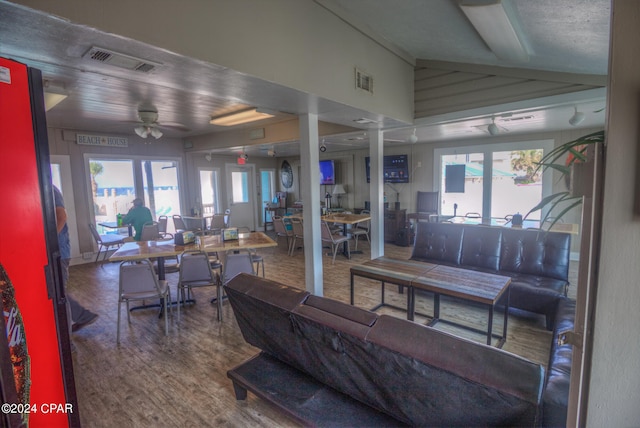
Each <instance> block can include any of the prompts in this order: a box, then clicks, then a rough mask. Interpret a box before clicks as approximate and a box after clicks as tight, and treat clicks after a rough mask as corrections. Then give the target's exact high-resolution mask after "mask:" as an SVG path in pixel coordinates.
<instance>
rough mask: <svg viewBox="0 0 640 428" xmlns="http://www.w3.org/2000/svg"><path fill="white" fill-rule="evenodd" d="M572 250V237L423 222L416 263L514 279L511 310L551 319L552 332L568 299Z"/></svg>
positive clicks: (414, 255) (548, 322)
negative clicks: (558, 308)
mask: <svg viewBox="0 0 640 428" xmlns="http://www.w3.org/2000/svg"><path fill="white" fill-rule="evenodd" d="M570 250H571V235H569V234H567V233H560V232H546V231H540V230H534V229H519V228H507V227H491V226H482V225H462V224H452V223H435V222H433V223H431V222H430V223H428V222H418V223H417V230H416V239H415V243H414V247H413V253H412V255H411V259H412V260H420V261H425V262H431V263H437V264H444V265H450V266H456V267H462V268H466V269H472V270H479V271H483V272H489V273H497V274H500V275H506V276H509V277H511V286H510V298H509V299H510V300H509V306H510V307H512V308H518V309H523V310H525V311H529V312H534V313H538V314H543V315H545V317H546V326H547V329H548V330H551V329H553V325H554V316H555V313H556V306H557V302H558V300H559V299H560V298H562V297H565V296H566V295H567V289H568V286H569V256H570Z"/></svg>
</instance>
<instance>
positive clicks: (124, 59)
mask: <svg viewBox="0 0 640 428" xmlns="http://www.w3.org/2000/svg"><path fill="white" fill-rule="evenodd" d="M82 57H83V58H86V59H90V60H93V61H98V62H102V63H104V64H109V65H113V66H115V67H120V68H124V69H126V70H132V71H140V72H142V73H150V72H151V71H152V70H154V69H155V68H156V67H158V66H160V65H162V64H160V63H157V62H153V61H148V60H144V59H142V58H136V57H133V56H130V55H125V54H122V53H119V52H114V51H112V50H109V49H104V48H99V47H96V46H93V47H91V49H89V50H88V51H87V53H85V54H84V55H83V56H82Z"/></svg>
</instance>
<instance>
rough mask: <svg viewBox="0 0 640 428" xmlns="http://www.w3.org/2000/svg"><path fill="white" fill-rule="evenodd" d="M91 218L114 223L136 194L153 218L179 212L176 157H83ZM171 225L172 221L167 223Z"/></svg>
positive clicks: (111, 231)
mask: <svg viewBox="0 0 640 428" xmlns="http://www.w3.org/2000/svg"><path fill="white" fill-rule="evenodd" d="M85 159H86V162H87V165H88V170H89V183H90V185H89V186H90V189H91V190H90V191H91V197H92V199H93V212H94V220H95V223H96V225H98V230H99V231H100V233H114V229H102V228H100V226H99V223H102V222H115V221H116V220H117V215H118V214H126V213H127V212H128V211H129V209H130V208H131V207H132V205H133V200H134V199H135V198H136V197H139V198H143V199H144V203H145V205H146V206H147V207H148V208H149V209H150V210H151V214H152V216H153V218H154V220H156V219H157V218H158V216H161V215H168V216H171V215H173V214H180V186H179V180H178V177H179V174H178V161H177V160H161V159H142V158H135V157H131V158H125V159H123V158H114V157H107V156H104V157H102V156H95V155H86V156H85ZM169 224H170V225H171V222H169Z"/></svg>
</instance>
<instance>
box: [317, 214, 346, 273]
mask: <svg viewBox="0 0 640 428" xmlns="http://www.w3.org/2000/svg"><path fill="white" fill-rule="evenodd" d="M320 226H321V227H322V242H327V243H329V244H330V245H331V253H332V256H333V258H332V260H331V264H335V262H336V254H337V253H338V247H339V246H340V245H341V244H342V245H344V244H345V243H346V246H347V254H348V257H349V258H351V249H350V248H349V237H348V236H344V235H338V234H336V233H332V232H331V228H330V227H329V223H327V222H326V221H324V220H323V221H322V223H321V225H320Z"/></svg>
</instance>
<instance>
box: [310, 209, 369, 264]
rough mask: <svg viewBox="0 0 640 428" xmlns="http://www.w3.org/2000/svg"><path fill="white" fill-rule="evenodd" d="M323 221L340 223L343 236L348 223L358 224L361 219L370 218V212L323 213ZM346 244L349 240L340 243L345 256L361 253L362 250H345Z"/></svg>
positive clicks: (345, 234)
mask: <svg viewBox="0 0 640 428" xmlns="http://www.w3.org/2000/svg"><path fill="white" fill-rule="evenodd" d="M321 219H322V220H323V221H326V222H327V223H338V224H341V225H342V233H343V234H344V236H348V230H347V226H348V225H354V224H358V223H360V222H361V221H367V220H371V214H345V213H333V214H327V215H323V216H322V217H321ZM347 245H349V241H344V243H343V244H342V254H343V255H344V256H345V257H346V258H350V257H349V255H350V254H362V251H351V252H349V251H348V250H347Z"/></svg>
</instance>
